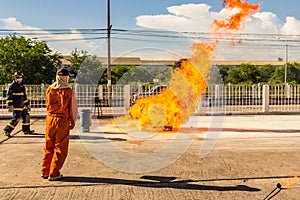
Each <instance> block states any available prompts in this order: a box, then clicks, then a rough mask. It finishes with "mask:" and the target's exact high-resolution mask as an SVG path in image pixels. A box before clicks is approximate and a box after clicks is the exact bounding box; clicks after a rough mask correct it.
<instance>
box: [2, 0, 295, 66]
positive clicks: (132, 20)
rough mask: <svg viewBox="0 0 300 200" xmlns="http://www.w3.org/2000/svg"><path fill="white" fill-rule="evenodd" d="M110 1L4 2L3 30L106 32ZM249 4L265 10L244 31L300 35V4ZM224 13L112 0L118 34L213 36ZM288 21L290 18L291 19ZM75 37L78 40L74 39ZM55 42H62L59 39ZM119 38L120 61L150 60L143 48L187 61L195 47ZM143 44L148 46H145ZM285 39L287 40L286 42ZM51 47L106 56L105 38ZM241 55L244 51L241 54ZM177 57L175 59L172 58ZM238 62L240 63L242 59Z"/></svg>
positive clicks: (215, 6)
mask: <svg viewBox="0 0 300 200" xmlns="http://www.w3.org/2000/svg"><path fill="white" fill-rule="evenodd" d="M87 2H88V3H87ZM106 2H107V1H106V0H88V1H74V0H43V1H41V0H26V1H25V0H14V1H11V0H2V1H1V7H0V29H2V30H3V29H16V30H17V29H28V30H31V29H39V30H47V29H74V31H75V32H76V29H83V28H84V29H95V28H106V25H107V18H106V16H107V12H106V11H107V10H106V8H107V5H106ZM248 2H249V3H255V4H258V3H260V4H261V9H260V11H259V14H258V15H257V16H256V17H255V18H253V19H252V21H250V22H249V23H248V24H246V25H245V31H244V32H250V33H255V34H258V33H263V34H269V33H270V34H273V33H276V34H288V35H289V34H290V35H291V34H293V35H295V34H296V35H298V34H300V22H299V21H300V12H299V10H298V8H299V7H300V1H299V0H264V1H263V0H249V1H248ZM200 4H201V5H204V4H205V5H207V6H208V7H205V6H201V7H198V8H197V9H195V11H194V12H199V13H200V12H201V13H202V12H203V13H204V12H205V9H208V12H205V15H203V16H196V18H195V19H193V17H194V16H195V15H196V14H199V13H194V14H193V13H189V9H191V8H195V7H196V5H200ZM184 5H186V6H184ZM222 9H224V8H223V6H222V1H221V0H220V1H219V0H128V1H125V0H111V24H112V27H113V28H114V29H125V30H133V29H146V30H170V31H175V32H180V31H198V32H210V29H209V24H210V23H211V22H212V20H213V17H215V16H217V17H221V16H223V14H222ZM178 13H179V14H178ZM190 14H191V15H190ZM189 15H190V16H189ZM170 16H172V18H173V19H174V20H173V23H174V24H172V21H168V20H169V17H170ZM182 16H183V17H184V19H189V18H191V20H190V26H188V24H181V23H179V21H180V20H181V19H182ZM199 17H200V18H201V17H202V18H201V19H204V20H202V21H201V20H198V21H196V20H197V19H199ZM287 17H288V18H289V19H288V20H287ZM176 22H178V23H176ZM197 27H198V28H197ZM50 34H51V33H50ZM76 34H78V35H77V37H80V36H81V37H80V38H81V39H82V38H84V37H86V35H80V32H78V33H77V32H76ZM72 36H73V37H75V34H74V35H72ZM53 37H54V38H58V36H57V35H56V36H53ZM66 37H67V38H68V37H70V36H66ZM126 37H128V36H126ZM60 38H62V36H60ZM115 38H116V39H115V41H113V43H112V51H113V55H114V56H116V57H117V56H122V55H128V56H141V57H143V56H144V57H145V58H151V55H150V53H149V55H148V56H147V54H148V53H145V52H146V51H148V50H144V52H141V51H143V50H140V49H143V48H144V49H147V48H148V49H152V50H154V49H160V50H161V51H163V49H164V50H167V49H168V50H170V51H172V52H174V53H171V54H180V55H182V56H183V57H184V56H185V55H186V54H187V53H188V49H189V46H190V45H191V44H192V43H193V42H194V41H191V40H190V39H189V38H188V39H178V40H176V39H174V38H173V39H168V40H162V39H157V41H156V43H155V42H153V41H155V40H153V38H146V37H143V38H139V39H138V40H137V41H129V39H128V40H127V41H126V40H124V39H123V40H122V39H120V38H122V36H120V37H119V38H118V36H115ZM278 38H279V37H278ZM41 39H44V38H41ZM130 39H132V38H130ZM143 40H145V41H146V42H144V43H142V41H143ZM147 40H148V42H147ZM284 40H285V41H287V39H284ZM138 41H139V42H138ZM149 41H152V42H149ZM171 43H172V45H171ZM297 45H298V43H295V46H297ZM49 46H50V47H52V48H53V49H55V50H57V51H59V52H62V53H63V54H68V52H70V51H72V50H73V49H75V48H78V49H79V50H87V51H88V52H90V53H92V54H94V53H95V54H99V55H100V56H101V55H106V52H105V51H106V50H105V49H106V48H105V39H100V40H93V41H78V42H49ZM145 47H146V48H145ZM236 51H237V52H238V51H240V50H239V49H237V50H236ZM290 51H291V52H290V56H291V58H293V59H297V57H296V56H293V47H292V45H291V48H290ZM299 51H300V50H299V49H298V48H297V47H295V50H294V54H295V55H296V54H299ZM128 52H130V53H128ZM138 52H139V53H140V55H139V54H138ZM252 52H253V51H252ZM283 52H284V51H282V49H281V50H280V51H279V50H278V51H277V53H276V52H274V55H272V57H270V56H269V57H265V58H263V57H262V58H261V59H275V58H277V57H279V56H281V57H282V54H283ZM159 54H161V53H159ZM246 54H247V55H246ZM251 55H252V54H251ZM173 56H174V55H170V57H173ZM236 57H239V58H241V56H236ZM244 57H245V59H252V57H253V58H257V55H254V54H253V55H252V56H249V53H245V55H244ZM216 58H217V59H220V60H222V59H237V58H235V56H234V55H233V54H232V55H228V53H227V54H226V53H224V52H223V54H222V51H218V52H217V53H216ZM299 60H300V58H299Z"/></svg>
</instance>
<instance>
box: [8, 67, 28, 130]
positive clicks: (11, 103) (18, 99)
mask: <svg viewBox="0 0 300 200" xmlns="http://www.w3.org/2000/svg"><path fill="white" fill-rule="evenodd" d="M18 79H19V80H18ZM20 79H23V74H22V73H20V72H17V73H15V77H14V81H13V82H12V83H11V84H10V85H9V87H8V91H7V100H6V103H7V106H8V108H9V111H12V112H13V116H12V119H11V121H10V122H9V123H8V124H7V126H6V127H5V128H4V130H3V132H4V135H6V136H10V133H11V132H12V131H13V130H14V128H15V127H16V126H17V124H18V122H19V120H20V118H22V131H23V133H24V134H32V133H33V131H31V130H30V116H29V113H28V108H29V101H28V99H27V95H26V89H25V86H24V85H23V83H22V80H20Z"/></svg>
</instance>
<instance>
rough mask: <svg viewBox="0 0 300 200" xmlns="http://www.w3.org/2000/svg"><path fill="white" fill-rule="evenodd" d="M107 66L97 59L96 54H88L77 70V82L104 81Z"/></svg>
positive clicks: (91, 82) (97, 82)
mask: <svg viewBox="0 0 300 200" xmlns="http://www.w3.org/2000/svg"><path fill="white" fill-rule="evenodd" d="M105 70H106V67H105V66H103V65H102V63H101V62H100V61H99V59H97V57H96V56H88V57H86V59H85V60H84V61H83V62H82V64H81V66H80V69H79V70H78V72H77V78H76V82H77V83H80V84H99V83H102V82H103V81H107V78H106V79H103V75H104V72H105Z"/></svg>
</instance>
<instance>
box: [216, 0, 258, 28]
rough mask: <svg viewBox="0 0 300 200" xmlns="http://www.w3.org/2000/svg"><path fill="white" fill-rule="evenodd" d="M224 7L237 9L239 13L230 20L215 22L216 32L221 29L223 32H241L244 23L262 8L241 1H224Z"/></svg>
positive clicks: (230, 17)
mask: <svg viewBox="0 0 300 200" xmlns="http://www.w3.org/2000/svg"><path fill="white" fill-rule="evenodd" d="M223 5H225V6H226V7H227V8H229V9H237V10H238V12H237V13H235V14H233V15H231V16H229V18H228V19H225V20H215V22H214V24H213V27H214V30H215V31H217V30H220V29H223V31H230V30H234V31H236V30H239V29H240V28H241V25H242V22H244V20H245V19H246V18H247V17H249V16H251V15H253V14H254V13H256V12H257V11H258V10H259V8H260V5H254V4H250V3H248V2H243V1H241V0H223Z"/></svg>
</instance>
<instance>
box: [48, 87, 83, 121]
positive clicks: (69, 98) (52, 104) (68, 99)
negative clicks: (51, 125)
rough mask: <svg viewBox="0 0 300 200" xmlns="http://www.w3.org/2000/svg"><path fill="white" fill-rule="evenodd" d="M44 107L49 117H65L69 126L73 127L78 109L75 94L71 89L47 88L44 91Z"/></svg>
mask: <svg viewBox="0 0 300 200" xmlns="http://www.w3.org/2000/svg"><path fill="white" fill-rule="evenodd" d="M46 106H47V112H48V115H49V116H53V117H67V118H68V119H69V121H70V124H71V125H75V121H76V119H77V114H78V108H77V103H76V97H75V92H74V91H73V90H72V89H71V88H59V89H54V88H51V87H49V88H48V89H47V91H46Z"/></svg>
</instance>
